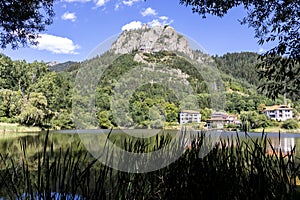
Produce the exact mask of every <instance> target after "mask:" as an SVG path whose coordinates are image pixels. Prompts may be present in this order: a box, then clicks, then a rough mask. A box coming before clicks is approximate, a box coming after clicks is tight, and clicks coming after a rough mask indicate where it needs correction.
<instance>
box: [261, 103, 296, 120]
mask: <svg viewBox="0 0 300 200" xmlns="http://www.w3.org/2000/svg"><path fill="white" fill-rule="evenodd" d="M263 112H264V113H265V114H266V115H267V117H268V118H269V119H273V120H277V121H285V120H287V119H292V118H293V108H291V107H290V105H274V106H266V107H265V108H264V110H263Z"/></svg>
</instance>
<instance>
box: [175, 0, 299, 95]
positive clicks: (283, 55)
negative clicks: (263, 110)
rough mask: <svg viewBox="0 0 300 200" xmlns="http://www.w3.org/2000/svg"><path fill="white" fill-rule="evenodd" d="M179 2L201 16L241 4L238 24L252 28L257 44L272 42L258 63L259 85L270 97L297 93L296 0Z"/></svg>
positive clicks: (223, 11) (185, 0)
mask: <svg viewBox="0 0 300 200" xmlns="http://www.w3.org/2000/svg"><path fill="white" fill-rule="evenodd" d="M180 3H181V4H183V5H186V6H191V7H192V10H193V12H195V13H199V14H200V15H201V16H202V17H203V18H205V17H206V15H207V14H212V15H216V16H218V17H223V16H224V15H226V14H227V12H228V11H229V10H230V9H232V8H234V7H237V6H243V7H244V9H245V10H246V11H247V16H245V17H244V18H243V19H242V20H241V24H248V26H249V27H251V28H254V31H255V37H256V38H257V39H258V43H259V44H260V45H263V44H265V43H270V42H271V43H274V44H275V46H274V47H273V48H271V49H270V50H268V51H267V52H266V53H264V54H263V55H262V56H261V57H260V58H261V59H260V61H261V62H260V63H259V64H258V65H257V67H258V71H259V74H260V78H263V79H264V81H265V83H264V84H262V85H261V86H260V88H261V89H262V90H265V91H268V93H267V94H268V96H270V97H273V98H275V97H278V95H279V94H282V93H291V94H295V93H296V92H295V90H296V89H295V88H299V86H300V81H298V80H299V78H300V77H299V71H300V67H299V63H300V39H299V38H300V31H299V29H300V13H299V9H300V1H299V0H231V1H228V0H218V1H217V0H205V1H204V0H200V1H199V0H180ZM287 85H288V86H290V87H287ZM296 95H299V93H296Z"/></svg>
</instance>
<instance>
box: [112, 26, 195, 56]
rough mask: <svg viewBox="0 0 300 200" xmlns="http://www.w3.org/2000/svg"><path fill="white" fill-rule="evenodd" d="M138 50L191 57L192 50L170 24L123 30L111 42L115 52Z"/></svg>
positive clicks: (125, 52) (124, 52) (122, 52)
mask: <svg viewBox="0 0 300 200" xmlns="http://www.w3.org/2000/svg"><path fill="white" fill-rule="evenodd" d="M134 50H137V51H140V52H148V53H150V52H159V51H172V52H181V53H184V54H186V55H188V56H189V57H190V58H192V57H193V54H192V50H191V49H190V47H189V43H188V41H187V40H186V38H185V37H183V36H182V35H180V34H178V33H177V32H176V31H175V29H174V28H172V27H171V26H168V25H165V26H155V27H153V28H148V27H147V26H144V27H143V28H141V29H134V30H129V31H124V32H123V33H122V34H121V35H120V36H119V37H118V39H117V41H116V42H115V43H113V45H112V47H111V49H110V51H112V52H114V53H116V54H119V53H120V54H127V53H131V52H132V51H134Z"/></svg>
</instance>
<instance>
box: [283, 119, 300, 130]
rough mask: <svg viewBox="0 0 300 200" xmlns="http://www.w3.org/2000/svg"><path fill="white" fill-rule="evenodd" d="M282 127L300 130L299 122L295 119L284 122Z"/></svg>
mask: <svg viewBox="0 0 300 200" xmlns="http://www.w3.org/2000/svg"><path fill="white" fill-rule="evenodd" d="M281 127H282V128H285V129H297V128H299V122H298V121H297V120H294V119H288V120H286V121H284V122H283V124H282V126H281Z"/></svg>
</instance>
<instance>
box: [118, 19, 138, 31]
mask: <svg viewBox="0 0 300 200" xmlns="http://www.w3.org/2000/svg"><path fill="white" fill-rule="evenodd" d="M142 26H143V25H142V22H140V21H132V22H130V23H128V24H125V25H124V26H123V27H122V31H125V30H131V29H139V28H142Z"/></svg>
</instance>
